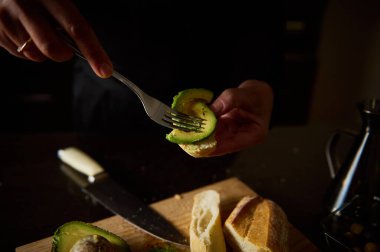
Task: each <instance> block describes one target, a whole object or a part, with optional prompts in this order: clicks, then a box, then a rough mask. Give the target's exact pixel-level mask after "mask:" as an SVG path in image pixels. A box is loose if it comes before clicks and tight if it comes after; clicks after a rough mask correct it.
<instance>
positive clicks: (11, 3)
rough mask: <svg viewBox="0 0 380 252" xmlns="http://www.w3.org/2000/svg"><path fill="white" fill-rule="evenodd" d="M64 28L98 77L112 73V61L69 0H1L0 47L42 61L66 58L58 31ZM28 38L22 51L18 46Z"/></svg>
mask: <svg viewBox="0 0 380 252" xmlns="http://www.w3.org/2000/svg"><path fill="white" fill-rule="evenodd" d="M57 26H60V27H61V28H63V29H64V30H65V31H66V33H67V34H68V35H69V36H70V37H71V38H72V39H73V40H74V41H75V43H76V44H77V46H78V47H79V49H80V50H81V51H82V53H83V55H84V56H85V57H86V58H87V59H88V61H89V63H90V65H91V67H92V69H93V70H94V72H95V73H96V74H97V75H98V76H100V77H104V78H105V77H109V76H110V75H111V74H112V63H111V61H110V60H109V58H108V56H107V54H106V53H105V51H104V50H103V48H102V46H101V45H100V43H99V41H98V39H97V37H96V35H95V33H94V31H93V30H92V28H91V27H90V25H89V24H88V22H87V21H86V20H85V19H84V17H83V16H82V15H81V14H80V13H79V11H78V9H77V8H76V6H75V5H74V4H73V3H72V2H71V1H70V0H23V1H21V0H0V46H1V47H3V48H4V49H6V50H7V51H8V52H9V53H11V54H13V55H14V56H16V57H19V58H23V59H29V60H32V61H37V62H41V61H44V60H45V59H51V60H54V61H57V62H62V61H66V60H69V59H70V58H71V57H72V54H73V53H72V50H71V49H70V48H69V47H68V46H67V45H66V44H65V43H64V42H63V41H62V39H61V38H60V36H59V34H58V33H57V29H56V28H57ZM29 38H31V39H32V41H31V43H29V44H28V45H27V46H26V47H25V49H24V50H22V51H21V52H17V48H18V47H19V46H20V45H22V44H23V43H24V42H25V41H27V40H28V39H29Z"/></svg>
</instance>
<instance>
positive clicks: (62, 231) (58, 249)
mask: <svg viewBox="0 0 380 252" xmlns="http://www.w3.org/2000/svg"><path fill="white" fill-rule="evenodd" d="M89 235H99V236H102V237H103V238H105V239H107V240H108V241H109V242H110V243H111V244H112V245H113V247H115V248H116V251H117V252H129V251H130V250H129V246H128V244H127V243H126V242H125V241H124V240H123V239H122V238H120V237H118V236H117V235H115V234H112V233H111V232H108V231H106V230H104V229H101V228H99V227H96V226H93V225H91V224H89V223H85V222H81V221H71V222H67V223H65V224H63V225H62V226H60V227H59V228H58V229H57V230H56V231H55V233H54V236H53V244H52V250H51V251H52V252H69V251H70V249H71V248H72V247H73V245H74V244H75V243H76V242H77V241H78V240H80V239H82V238H84V237H86V236H89Z"/></svg>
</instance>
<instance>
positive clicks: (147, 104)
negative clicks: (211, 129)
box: [58, 29, 204, 132]
mask: <svg viewBox="0 0 380 252" xmlns="http://www.w3.org/2000/svg"><path fill="white" fill-rule="evenodd" d="M58 32H60V35H61V36H62V38H63V40H64V41H65V43H66V44H67V45H68V46H69V47H70V48H71V49H72V50H73V51H74V54H75V55H76V56H78V57H79V58H81V59H83V60H85V61H87V59H86V58H85V57H84V56H83V54H82V53H81V51H80V50H79V49H78V47H77V46H76V45H75V43H74V42H73V41H72V40H71V39H70V38H69V37H68V36H67V35H66V34H64V33H63V31H62V30H60V29H59V30H58ZM112 77H114V78H115V79H116V80H118V81H120V82H121V83H123V84H124V85H126V86H127V87H129V88H130V89H131V90H132V91H133V92H134V93H135V94H136V95H137V97H138V98H139V99H140V101H141V103H142V104H143V106H144V110H145V112H146V114H147V115H148V116H149V118H150V119H152V120H153V121H155V122H156V123H158V124H160V125H162V126H164V127H167V128H171V129H179V130H182V131H186V132H190V131H194V132H202V129H203V124H204V119H202V118H198V117H195V116H191V115H187V114H184V113H181V112H179V111H176V110H174V109H172V108H170V107H169V106H167V105H165V104H164V103H162V102H161V101H159V100H157V99H156V98H154V97H152V96H150V95H148V94H147V93H145V92H144V91H142V90H141V89H140V88H139V87H138V86H137V85H136V84H134V83H133V82H132V81H130V80H129V79H127V78H126V77H125V76H123V75H122V74H120V73H119V72H117V71H116V70H113V72H112Z"/></svg>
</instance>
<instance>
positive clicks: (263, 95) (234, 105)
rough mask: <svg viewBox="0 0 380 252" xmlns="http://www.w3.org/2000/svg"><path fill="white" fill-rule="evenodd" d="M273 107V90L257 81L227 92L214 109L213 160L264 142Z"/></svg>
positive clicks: (213, 105) (245, 83)
mask: <svg viewBox="0 0 380 252" xmlns="http://www.w3.org/2000/svg"><path fill="white" fill-rule="evenodd" d="M272 106H273V92H272V88H271V87H270V86H269V85H268V84H267V83H266V82H262V81H257V80H247V81H244V82H243V83H242V84H240V85H239V86H238V87H237V88H230V89H227V90H225V91H224V92H223V93H222V94H221V95H220V96H219V97H217V98H216V99H215V101H214V102H213V104H212V105H211V108H212V110H213V111H214V112H215V115H216V116H217V117H218V125H217V128H216V132H215V138H216V140H217V141H218V144H217V146H216V149H215V151H214V152H213V153H212V154H211V156H220V155H224V154H228V153H231V152H236V151H239V150H242V149H244V148H248V147H250V146H253V145H255V144H259V143H261V142H263V140H264V139H265V138H266V136H267V133H268V130H269V124H270V118H271V113H272Z"/></svg>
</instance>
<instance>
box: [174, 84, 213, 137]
mask: <svg viewBox="0 0 380 252" xmlns="http://www.w3.org/2000/svg"><path fill="white" fill-rule="evenodd" d="M213 95H214V94H213V92H212V91H210V90H207V89H203V88H193V89H186V90H183V91H181V92H179V93H178V94H177V95H176V96H174V98H173V103H172V106H171V107H172V108H173V109H175V110H177V111H179V112H182V113H185V114H188V115H192V116H196V117H199V118H202V119H205V121H204V122H205V125H203V130H202V132H185V131H182V130H178V129H174V130H172V131H171V132H170V133H169V134H167V135H166V139H167V140H168V141H170V142H172V143H176V144H191V143H196V142H199V141H202V140H204V139H206V138H208V137H209V136H210V135H211V134H212V133H214V130H215V127H216V123H217V119H216V117H215V114H214V112H213V111H212V110H211V109H210V108H209V107H208V106H207V103H210V102H211V101H212V98H213Z"/></svg>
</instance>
